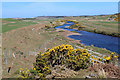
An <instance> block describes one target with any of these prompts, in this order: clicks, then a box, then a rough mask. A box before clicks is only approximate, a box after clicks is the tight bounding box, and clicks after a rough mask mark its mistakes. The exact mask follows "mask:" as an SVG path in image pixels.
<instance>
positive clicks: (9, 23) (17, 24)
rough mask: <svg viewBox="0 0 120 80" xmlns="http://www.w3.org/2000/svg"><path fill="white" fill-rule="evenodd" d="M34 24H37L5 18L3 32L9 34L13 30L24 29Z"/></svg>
mask: <svg viewBox="0 0 120 80" xmlns="http://www.w3.org/2000/svg"><path fill="white" fill-rule="evenodd" d="M34 24H37V23H36V22H33V21H23V20H17V19H11V18H5V19H3V20H2V32H7V31H10V30H13V29H17V28H22V27H25V26H29V25H34Z"/></svg>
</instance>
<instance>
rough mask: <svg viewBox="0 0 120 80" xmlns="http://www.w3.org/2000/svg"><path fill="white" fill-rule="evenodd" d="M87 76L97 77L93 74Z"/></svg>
mask: <svg viewBox="0 0 120 80" xmlns="http://www.w3.org/2000/svg"><path fill="white" fill-rule="evenodd" d="M89 76H90V77H97V75H96V74H93V73H90V74H89Z"/></svg>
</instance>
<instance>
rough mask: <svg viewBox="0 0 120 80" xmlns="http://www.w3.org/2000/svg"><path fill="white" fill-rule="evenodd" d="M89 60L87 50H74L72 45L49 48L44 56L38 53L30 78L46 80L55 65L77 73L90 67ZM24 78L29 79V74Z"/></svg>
mask: <svg viewBox="0 0 120 80" xmlns="http://www.w3.org/2000/svg"><path fill="white" fill-rule="evenodd" d="M89 60H90V54H89V53H88V52H87V50H85V49H73V47H72V46H71V45H68V44H67V45H64V44H62V45H59V46H56V47H53V48H51V49H49V48H48V49H47V51H46V52H45V53H43V54H41V52H40V53H38V54H37V57H36V62H35V63H33V69H31V70H30V73H29V74H30V76H29V77H30V78H40V79H45V77H46V76H47V75H48V74H51V68H52V67H54V66H55V65H61V66H62V65H64V66H65V67H67V68H69V69H72V70H75V71H77V70H79V69H85V68H87V67H88V65H89ZM22 71H23V70H22ZM22 75H23V74H22ZM23 77H28V73H27V75H26V74H25V75H23Z"/></svg>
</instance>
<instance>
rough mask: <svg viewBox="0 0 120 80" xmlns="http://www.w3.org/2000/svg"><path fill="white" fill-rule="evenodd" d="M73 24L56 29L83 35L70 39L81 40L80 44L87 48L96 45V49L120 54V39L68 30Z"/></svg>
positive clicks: (69, 23) (71, 36)
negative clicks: (104, 49)
mask: <svg viewBox="0 0 120 80" xmlns="http://www.w3.org/2000/svg"><path fill="white" fill-rule="evenodd" d="M72 24H74V23H73V22H70V21H67V23H66V24H64V25H62V26H57V27H56V29H57V28H62V29H64V30H68V31H76V32H78V33H79V34H81V35H70V36H68V37H69V38H72V39H74V40H80V43H82V44H85V45H86V46H87V45H88V46H90V45H94V46H95V47H99V48H106V49H107V50H110V51H112V52H116V53H118V54H120V51H119V46H120V44H119V41H120V38H118V37H112V36H108V35H103V34H97V33H92V32H87V31H82V30H80V31H78V30H76V29H68V28H66V26H70V25H72Z"/></svg>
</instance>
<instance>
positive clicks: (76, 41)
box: [56, 29, 81, 44]
mask: <svg viewBox="0 0 120 80" xmlns="http://www.w3.org/2000/svg"><path fill="white" fill-rule="evenodd" d="M61 30H63V29H57V30H56V31H61ZM63 31H64V32H63V33H62V36H64V37H65V38H66V39H68V40H70V41H71V42H72V43H78V44H80V40H74V39H71V38H69V37H68V36H70V35H81V34H79V33H75V32H71V31H67V30H63Z"/></svg>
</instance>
